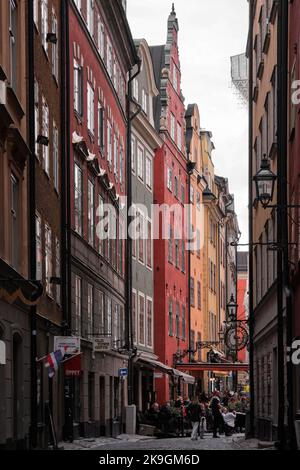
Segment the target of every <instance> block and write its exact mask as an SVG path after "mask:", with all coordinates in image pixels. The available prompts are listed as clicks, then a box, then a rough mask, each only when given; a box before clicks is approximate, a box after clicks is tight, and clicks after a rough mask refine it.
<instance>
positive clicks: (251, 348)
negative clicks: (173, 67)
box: [248, 0, 255, 437]
mask: <svg viewBox="0 0 300 470" xmlns="http://www.w3.org/2000/svg"><path fill="white" fill-rule="evenodd" d="M253 7H254V3H253V0H250V2H249V57H248V60H249V98H248V99H249V176H248V178H249V181H248V189H249V255H248V256H249V385H250V416H249V418H250V419H249V421H250V423H249V424H250V426H249V437H250V436H251V437H254V435H255V405H254V403H255V391H254V302H253V273H254V271H253V106H252V93H253V50H252V49H253V22H254V21H253V15H254V8H253Z"/></svg>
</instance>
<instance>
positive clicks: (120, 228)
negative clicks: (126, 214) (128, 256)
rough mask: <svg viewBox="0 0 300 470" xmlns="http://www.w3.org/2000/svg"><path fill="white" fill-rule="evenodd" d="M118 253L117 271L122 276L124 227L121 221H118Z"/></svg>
mask: <svg viewBox="0 0 300 470" xmlns="http://www.w3.org/2000/svg"><path fill="white" fill-rule="evenodd" d="M119 224H120V225H119V253H118V256H119V266H118V268H119V273H120V274H121V276H123V271H124V269H123V258H124V254H123V253H124V240H123V235H122V234H123V227H124V224H123V221H119Z"/></svg>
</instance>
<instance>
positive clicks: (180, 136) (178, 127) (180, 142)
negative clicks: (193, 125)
mask: <svg viewBox="0 0 300 470" xmlns="http://www.w3.org/2000/svg"><path fill="white" fill-rule="evenodd" d="M177 147H178V148H179V150H182V129H181V125H180V124H179V122H178V123H177Z"/></svg>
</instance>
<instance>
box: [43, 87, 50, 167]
mask: <svg viewBox="0 0 300 470" xmlns="http://www.w3.org/2000/svg"><path fill="white" fill-rule="evenodd" d="M42 107H43V108H42V111H43V114H42V135H43V137H45V138H46V139H47V143H46V142H45V143H44V144H43V166H44V170H45V172H46V173H47V175H49V172H50V161H49V108H48V104H47V102H46V99H45V98H44V96H43V98H42Z"/></svg>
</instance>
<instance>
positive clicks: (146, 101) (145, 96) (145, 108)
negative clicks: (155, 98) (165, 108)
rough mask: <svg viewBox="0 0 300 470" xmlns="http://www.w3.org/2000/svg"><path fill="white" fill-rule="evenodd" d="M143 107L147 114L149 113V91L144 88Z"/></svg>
mask: <svg viewBox="0 0 300 470" xmlns="http://www.w3.org/2000/svg"><path fill="white" fill-rule="evenodd" d="M142 108H143V111H144V112H145V114H147V113H148V93H146V91H145V90H144V89H143V91H142Z"/></svg>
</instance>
